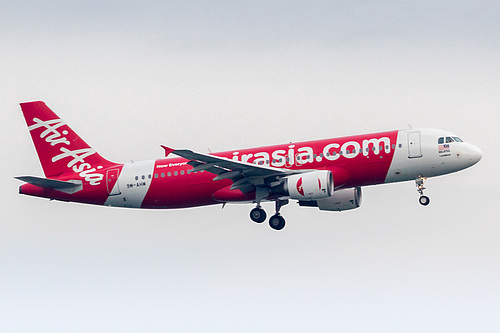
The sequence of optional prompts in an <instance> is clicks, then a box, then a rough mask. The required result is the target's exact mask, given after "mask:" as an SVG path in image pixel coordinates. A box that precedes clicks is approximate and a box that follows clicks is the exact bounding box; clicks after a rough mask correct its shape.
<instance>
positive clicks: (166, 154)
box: [161, 145, 175, 157]
mask: <svg viewBox="0 0 500 333" xmlns="http://www.w3.org/2000/svg"><path fill="white" fill-rule="evenodd" d="M161 147H162V148H163V149H165V157H167V156H168V155H170V154H171V153H172V152H173V151H174V150H175V149H173V148H169V147H167V146H164V145H161Z"/></svg>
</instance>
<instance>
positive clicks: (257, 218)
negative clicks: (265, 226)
mask: <svg viewBox="0 0 500 333" xmlns="http://www.w3.org/2000/svg"><path fill="white" fill-rule="evenodd" d="M266 217H267V214H266V211H265V210H263V209H262V208H254V209H252V210H251V211H250V219H251V220H252V221H254V222H255V223H262V222H264V221H265V220H266Z"/></svg>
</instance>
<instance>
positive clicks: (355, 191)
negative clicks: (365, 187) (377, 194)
mask: <svg viewBox="0 0 500 333" xmlns="http://www.w3.org/2000/svg"><path fill="white" fill-rule="evenodd" d="M361 199H362V195H361V187H354V188H346V189H342V190H338V191H335V192H333V194H332V196H331V197H329V198H326V199H321V200H317V207H318V208H319V209H320V210H329V211H338V212H340V211H342V210H349V209H355V208H358V207H359V206H361Z"/></svg>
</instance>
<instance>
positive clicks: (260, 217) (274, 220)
mask: <svg viewBox="0 0 500 333" xmlns="http://www.w3.org/2000/svg"><path fill="white" fill-rule="evenodd" d="M286 204H288V200H276V213H275V214H274V215H273V216H271V217H270V218H269V226H270V227H271V228H273V229H274V230H281V229H283V228H284V227H285V224H286V222H285V219H284V218H283V216H281V215H280V209H281V207H283V206H284V205H286ZM266 215H267V214H266V212H265V211H264V209H262V207H261V206H260V204H257V207H255V208H254V209H252V210H251V211H250V219H252V221H254V222H256V223H262V222H264V220H265V219H266Z"/></svg>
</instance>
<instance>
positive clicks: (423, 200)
mask: <svg viewBox="0 0 500 333" xmlns="http://www.w3.org/2000/svg"><path fill="white" fill-rule="evenodd" d="M418 202H419V203H420V204H421V205H422V206H427V205H428V204H430V203H431V199H429V197H428V196H425V195H422V196H420V198H418Z"/></svg>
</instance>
